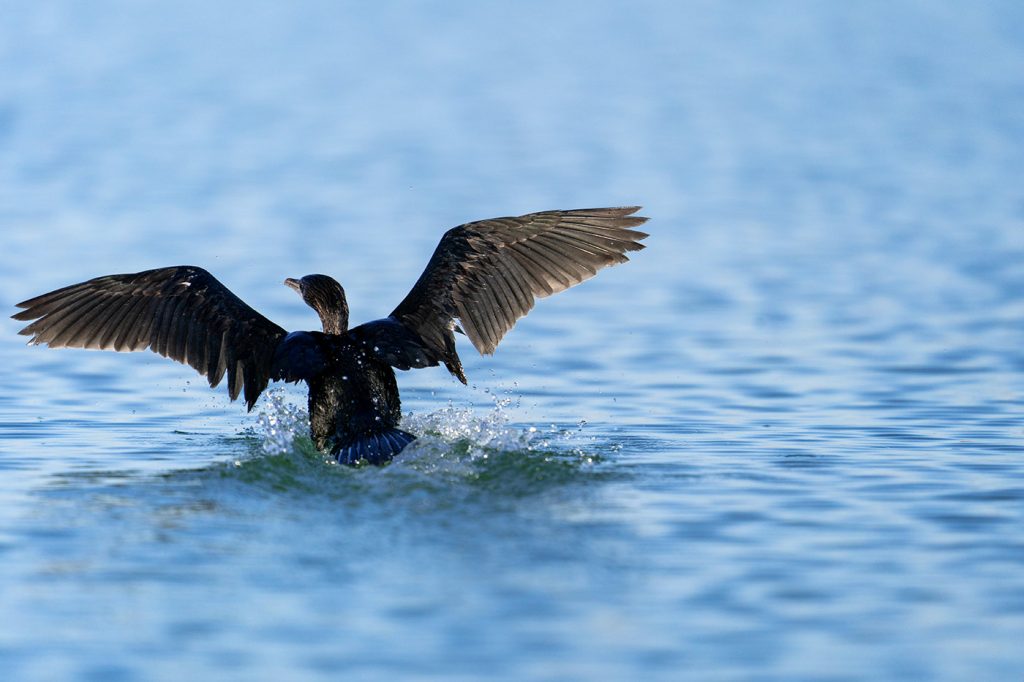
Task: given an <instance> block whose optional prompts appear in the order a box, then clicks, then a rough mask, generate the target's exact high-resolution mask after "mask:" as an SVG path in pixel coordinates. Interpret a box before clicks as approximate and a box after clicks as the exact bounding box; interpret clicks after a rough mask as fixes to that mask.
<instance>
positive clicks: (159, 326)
mask: <svg viewBox="0 0 1024 682" xmlns="http://www.w3.org/2000/svg"><path fill="white" fill-rule="evenodd" d="M639 209H640V207H639V206H630V207H625V208H594V209H579V210H573V211H544V212H541V213H531V214H528V215H524V216H518V217H512V218H495V219H493V220H482V221H479V222H474V223H467V224H465V225H460V226H459V227H455V228H452V229H451V230H449V231H448V232H446V233H445V235H444V236H443V237H442V238H441V242H440V244H438V246H437V248H436V249H435V250H434V255H433V256H432V257H431V259H430V262H429V263H428V264H427V267H426V269H425V270H424V271H423V274H421V275H420V278H419V280H417V282H416V284H415V285H414V286H413V288H412V290H411V291H410V292H409V294H408V295H407V296H406V297H405V299H404V300H403V301H402V302H401V303H399V304H398V307H397V308H395V309H394V310H393V311H392V312H391V314H390V315H389V316H387V317H385V318H383V319H380V320H374V321H373V322H367V323H366V324H362V325H359V326H358V327H354V328H352V329H349V327H348V303H347V301H346V300H345V291H344V289H342V288H341V285H340V284H338V282H336V281H335V280H333V279H332V278H330V277H328V276H326V275H307V276H305V277H303V278H302V279H299V280H295V279H286V280H285V281H284V283H285V284H286V285H288V286H289V287H291V288H292V289H295V290H296V291H297V292H299V293H300V294H301V295H302V299H303V300H304V301H305V302H306V303H307V304H308V305H309V306H310V307H312V308H313V309H314V310H315V311H316V312H317V314H318V315H319V316H320V321H321V323H322V325H323V331H320V332H315V331H308V332H307V331H298V332H292V333H290V334H289V333H288V332H286V331H285V330H284V329H282V328H281V327H279V326H277V325H276V324H274V323H273V322H271V321H270V320H268V319H267V318H265V317H263V316H262V315H260V314H259V313H258V312H256V311H255V310H253V309H252V308H250V307H249V306H248V305H246V304H245V303H244V302H243V301H242V300H241V299H240V298H238V297H237V296H235V295H234V294H233V293H231V291H229V290H228V289H227V287H225V286H224V285H223V284H221V283H220V282H219V281H217V279H216V278H214V276H213V275H211V274H210V273H209V272H207V271H206V270H203V269H202V268H199V267H195V266H192V265H182V266H176V267H169V268H159V269H156V270H146V271H145V272H138V273H135V274H127V275H108V276H106V277H97V278H95V279H91V280H89V281H87V282H82V283H81V284H73V285H71V286H68V287H64V288H62V289H57V290H56V291H51V292H50V293H48V294H43V295H41V296H36V297H35V298H31V299H29V300H27V301H24V302H22V303H19V304H18V307H19V308H24V310H22V311H21V312H19V313H16V314H15V315H13V316H12V317H13V318H14V319H16V320H35V321H34V322H32V324H30V325H28V326H27V327H25V328H24V329H22V330H21V332H20V333H21V334H24V335H26V336H30V337H31V339H30V341H29V343H30V344H40V343H45V344H46V345H48V346H50V347H51V348H96V349H104V350H116V351H135V350H145V349H146V348H149V349H152V350H153V351H154V352H156V353H159V354H160V355H163V356H164V357H168V358H171V359H172V360H177V361H178V362H182V363H185V364H187V365H189V366H190V367H193V368H194V369H196V370H198V371H199V373H200V374H205V375H206V377H207V379H209V381H210V386H211V387H213V386H216V385H217V384H218V383H220V381H221V379H223V378H224V376H225V375H227V379H228V394H229V395H230V396H231V399H232V400H234V399H235V398H237V397H238V396H239V394H243V393H244V395H245V402H246V405H247V406H248V409H249V410H252V408H253V405H254V404H255V403H256V400H257V398H259V396H260V393H262V392H263V389H265V388H266V387H267V383H268V382H269V381H271V380H274V381H288V382H298V381H305V382H306V384H307V385H308V386H309V421H310V431H311V433H312V436H313V440H314V442H315V443H316V445H317V447H318V448H321V449H324V450H327V449H329V451H330V452H331V454H333V455H334V456H335V457H336V458H337V460H338V461H339V462H342V463H346V464H353V463H356V462H359V461H362V460H365V461H367V462H370V463H373V464H381V463H384V462H387V461H389V460H390V459H391V458H392V457H394V456H395V455H396V454H398V453H399V452H400V451H401V450H402V448H404V447H405V446H406V445H408V444H409V443H410V442H411V441H412V440H413V439H415V436H413V435H412V434H410V433H407V432H405V431H402V430H401V429H399V428H398V422H399V420H400V418H401V402H400V400H399V397H398V385H397V383H396V382H395V372H394V368H398V369H404V370H407V369H411V368H413V367H434V366H436V365H438V364H439V363H444V366H445V367H447V368H448V371H449V372H451V373H452V374H453V375H454V376H455V377H457V378H458V379H459V381H461V382H462V383H463V384H465V383H466V375H465V374H464V373H463V371H462V362H461V361H460V360H459V355H458V353H457V352H456V350H455V335H454V332H460V333H464V334H465V335H466V336H468V337H469V340H470V341H471V342H472V343H473V346H475V347H476V349H477V350H478V351H479V352H480V353H482V354H484V355H490V354H491V353H493V352H494V349H495V347H496V346H497V345H498V342H499V341H501V338H502V337H503V336H504V335H505V333H506V332H508V330H509V329H511V328H512V326H513V325H514V324H515V322H516V320H517V319H518V318H520V317H522V316H523V315H525V314H526V313H528V312H529V311H530V309H531V308H533V305H534V300H535V298H542V297H544V296H550V295H551V294H554V293H557V292H559V291H563V290H564V289H568V288H569V287H571V286H573V285H575V284H579V283H580V282H582V281H584V280H586V279H589V278H590V277H593V276H594V275H595V274H597V271H598V270H600V269H601V268H604V267H606V266H609V265H614V264H616V263H623V262H625V261H627V260H628V258H627V257H626V255H625V254H626V252H628V251H637V250H639V249H642V248H644V247H643V244H640V243H639V242H640V240H642V239H643V238H645V237H646V236H647V235H646V234H644V233H643V232H640V231H637V230H634V229H632V228H634V227H636V226H638V225H641V224H642V223H644V222H646V220H647V219H646V218H643V217H640V216H635V215H633V214H634V213H636V211H638V210H639ZM456 320H458V321H459V323H460V325H461V326H459V325H457V324H456V322H455V321H456Z"/></svg>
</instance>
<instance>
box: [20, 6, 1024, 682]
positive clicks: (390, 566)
mask: <svg viewBox="0 0 1024 682" xmlns="http://www.w3.org/2000/svg"><path fill="white" fill-rule="evenodd" d="M292 4H293V3H289V4H280V3H276V4H270V3H267V4H255V5H254V4H252V3H237V4H233V3H219V4H218V5H217V6H216V7H210V6H208V3H199V2H186V3H174V4H173V5H170V4H168V5H158V4H152V3H146V4H144V5H139V4H136V3H117V2H102V3H73V2H66V3H57V4H54V3H5V4H3V5H2V6H0V7H2V9H0V12H2V14H3V17H4V20H3V21H2V22H0V224H2V225H3V249H2V252H0V286H2V291H3V292H4V301H5V305H6V306H7V309H8V310H9V311H10V312H13V304H14V303H15V302H16V301H19V300H22V299H24V298H27V297H29V296H31V295H34V294H38V293H40V292H43V291H47V290H50V289H52V288H54V287H57V286H60V285H63V284H67V283H70V282H75V281H79V280H82V279H86V278H89V277H92V276H95V275H99V274H105V273H113V272H131V271H135V270H141V269H144V268H149V267H157V266H161V265H171V264H178V263H194V264H197V265H202V266H205V267H207V268H208V269H210V270H211V271H213V272H214V273H216V274H217V276H218V277H220V278H221V279H222V280H223V281H224V282H225V283H226V284H227V285H228V286H229V287H231V288H232V290H234V291H235V292H237V293H238V294H239V295H241V296H242V297H243V298H244V299H245V300H246V301H248V302H249V303H251V304H252V305H253V306H254V307H256V308H257V309H258V310H260V311H262V312H263V313H265V314H266V315H267V316H268V317H270V318H271V319H273V320H275V321H276V322H278V323H279V324H281V325H283V326H285V327H287V328H290V329H298V328H310V327H313V326H314V324H315V318H314V316H313V314H312V313H311V312H310V311H309V310H308V309H306V308H305V307H304V306H303V305H302V304H301V302H300V301H299V300H298V298H297V297H296V296H295V294H294V293H293V292H292V291H290V290H288V289H287V288H286V287H284V286H282V285H281V284H280V282H281V281H282V280H283V279H284V278H285V277H297V276H301V275H304V274H307V273H311V272H325V273H329V274H332V275H335V276H337V277H338V278H339V279H340V280H341V281H342V282H343V284H344V285H345V287H346V289H347V291H348V293H349V299H350V303H351V307H352V314H353V320H356V321H362V320H368V319H372V318H374V317H376V316H379V315H381V314H383V313H386V312H387V311H388V310H390V309H391V308H392V307H393V306H394V305H395V304H396V303H397V301H399V300H400V299H401V297H402V296H403V295H404V293H405V291H406V290H407V289H408V287H409V286H411V284H412V282H413V281H414V280H415V277H416V276H417V275H418V273H419V270H420V269H421V268H422V266H423V265H424V264H425V263H426V260H427V258H428V257H429V253H430V251H431V249H432V248H433V246H434V244H435V243H436V240H437V239H438V237H439V236H440V234H441V232H442V231H443V230H444V229H447V228H448V227H450V226H452V225H456V224H458V223H461V222H464V221H466V220H471V219H477V218H484V217H490V216H497V215H509V214H516V213H522V212H528V211H532V210H541V209H545V208H556V207H577V206H599V205H623V204H632V203H643V204H644V205H645V210H644V213H645V214H646V215H648V216H650V217H651V218H652V220H651V222H650V223H649V231H650V232H651V235H652V236H651V238H650V239H649V240H648V245H649V248H648V249H647V250H645V251H643V252H640V253H638V254H636V255H635V257H634V259H633V262H631V263H629V264H626V265H624V266H621V267H617V268H614V269H612V270H609V271H607V272H604V273H602V275H601V276H600V277H598V278H597V279H595V280H594V281H592V282H589V283H587V284H585V285H583V286H581V287H579V288H577V289H574V290H572V291H569V292H566V293H564V294H561V295H559V296H557V297H555V298H553V299H550V300H545V301H542V302H541V303H540V304H539V305H538V307H537V309H536V310H535V311H534V312H533V313H531V315H530V316H529V317H528V318H526V319H524V320H522V321H521V322H520V324H519V325H518V326H517V328H516V329H515V330H513V332H512V333H511V334H510V335H509V336H508V337H507V338H506V339H505V341H504V342H503V343H502V346H501V347H500V348H499V350H498V353H497V354H496V355H495V356H494V357H491V358H479V357H477V356H476V355H475V353H474V352H473V350H472V348H471V347H470V346H469V344H463V345H462V346H461V350H462V353H463V359H464V361H465V363H466V371H467V374H468V375H469V377H470V382H471V387H469V388H466V387H463V386H461V385H460V384H458V383H456V382H455V381H454V380H453V379H451V378H450V377H449V376H448V375H447V374H446V373H445V372H444V371H443V370H441V369H432V370H423V371H417V372H411V373H402V375H401V376H400V377H399V382H400V385H401V387H402V396H403V400H404V408H405V410H406V412H407V413H408V416H407V417H406V421H405V423H406V425H407V427H409V428H411V429H412V430H414V431H416V432H418V433H422V434H424V437H423V438H422V439H421V440H420V441H419V442H418V443H417V444H416V445H415V446H413V447H411V448H410V450H409V451H408V452H407V453H406V454H405V455H404V456H403V457H402V458H400V459H399V460H398V461H396V462H395V463H394V464H393V465H391V466H389V467H385V468H382V469H374V468H368V469H357V470H352V469H347V468H339V467H335V466H331V465H329V464H326V463H324V461H323V457H322V456H321V455H319V454H318V453H316V452H315V451H313V450H312V448H311V447H310V446H309V442H308V439H307V438H306V436H305V434H304V427H303V426H302V420H301V410H302V403H303V397H302V394H301V392H298V391H295V390H293V389H291V388H289V389H286V390H284V391H282V392H274V393H271V394H268V395H266V396H264V398H263V399H261V402H260V404H259V405H258V406H257V409H256V410H255V411H254V413H253V414H251V415H246V414H245V412H244V409H243V408H242V407H241V406H239V405H238V404H230V403H229V402H228V401H227V398H226V396H225V395H224V393H225V392H224V390H223V389H221V390H219V391H210V390H209V389H208V388H207V387H206V386H205V382H204V381H203V380H202V379H201V378H200V377H198V376H197V375H195V374H193V373H192V372H191V370H189V369H187V368H184V367H181V366H178V365H175V364H173V363H170V362H167V361H166V360H163V359H161V358H158V357H156V356H154V355H151V354H143V353H140V354H131V355H118V354H113V353H91V352H85V351H49V350H46V349H42V348H26V347H25V346H24V345H23V343H22V341H23V339H21V338H20V337H17V336H16V335H15V332H16V330H17V329H18V327H19V325H18V324H17V323H15V322H14V321H11V320H8V321H7V322H4V323H3V332H4V333H3V334H0V361H2V362H3V366H4V368H5V370H4V384H3V390H2V391H0V671H2V672H3V675H2V676H3V678H4V679H12V680H15V679H16V680H44V679H85V680H131V679H147V680H163V679H167V680H171V679H174V680H177V679H182V678H188V677H192V678H197V679H210V678H217V679H246V680H252V679H318V678H322V679H337V678H338V677H339V676H345V677H355V678H358V679H394V678H396V677H399V678H428V679H479V678H480V677H482V676H485V675H486V676H488V677H491V678H498V679H510V680H512V679H516V680H518V679H672V680H676V679H699V680H714V679H723V680H724V679H744V680H746V679H763V680H792V679H809V680H811V679H813V680H854V679H937V680H978V679H1016V678H1018V677H1019V675H1020V671H1021V670H1022V669H1024V648H1022V647H1021V644H1020V643H1021V642H1022V641H1024V570H1022V569H1024V543H1022V540H1021V537H1020V529H1021V527H1022V522H1024V420H1022V418H1021V415H1022V408H1024V400H1022V386H1024V381H1022V380H1024V350H1022V349H1024V324H1022V320H1024V296H1022V294H1024V189H1022V188H1024V185H1022V184H1021V183H1020V180H1019V179H1020V178H1021V177H1024V76H1022V74H1024V38H1022V36H1024V32H1022V31H1021V30H1020V28H1021V25H1022V21H1024V11H1022V10H1021V7H1020V5H1019V3H1013V2H975V3H945V4H939V3H915V2H896V3H892V2H884V3H883V2H863V3H846V4H841V3H802V2H781V3H780V2H754V3H744V4H743V5H742V6H739V5H735V6H733V5H726V4H721V3H710V2H693V3H670V2H665V3H656V2H651V3H646V2H645V3H639V4H638V3H621V4H597V3H586V4H581V3H550V2H545V3H532V2H520V3H509V4H478V3H455V4H452V3H448V4H446V5H444V6H440V5H436V4H427V3H421V4H412V3H394V4H388V3H375V4H373V5H372V6H371V5H368V4H364V3H334V2H323V3H316V2H313V3H302V5H301V6H300V7H293V6H292Z"/></svg>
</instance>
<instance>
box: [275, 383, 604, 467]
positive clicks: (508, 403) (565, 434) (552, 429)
mask: <svg viewBox="0 0 1024 682" xmlns="http://www.w3.org/2000/svg"><path fill="white" fill-rule="evenodd" d="M513 390H514V389H508V390H505V391H504V395H498V394H496V393H492V392H491V391H489V390H485V391H484V392H485V393H487V394H488V396H489V397H490V399H491V401H492V405H491V408H490V409H489V410H487V411H485V412H481V411H479V410H477V409H474V408H473V407H459V406H456V405H454V404H453V403H452V402H450V401H449V403H448V405H447V406H445V407H442V408H440V409H438V410H434V411H432V412H427V413H422V414H418V413H414V412H408V413H406V414H405V415H404V416H403V418H402V423H401V426H402V428H403V429H406V430H408V431H410V432H412V433H414V434H416V436H417V439H416V440H415V441H414V442H413V443H412V444H410V445H409V446H408V447H407V448H406V449H405V451H403V453H402V456H401V459H400V460H398V461H399V462H400V463H402V464H410V465H417V466H419V467H421V468H422V467H423V466H424V465H427V464H431V463H432V464H434V465H438V464H439V463H440V462H441V461H456V462H473V461H477V460H487V459H488V458H490V457H494V456H496V455H507V454H514V453H520V454H533V455H541V456H550V457H556V456H557V457H561V458H565V457H569V458H571V459H574V460H576V461H578V462H579V463H583V464H593V463H594V462H595V461H597V457H596V455H594V454H593V453H588V452H586V451H585V450H584V449H583V448H582V447H581V444H580V442H579V441H580V440H581V434H582V431H583V429H584V427H585V426H586V421H585V420H581V421H580V422H578V423H577V424H576V425H575V427H571V428H566V427H563V426H559V425H556V424H550V425H547V426H544V427H538V426H532V425H520V424H514V423H513V422H512V416H513V415H514V412H515V409H516V408H517V407H519V405H520V402H521V397H520V396H518V395H513ZM262 404H263V407H262V410H261V411H260V413H259V415H258V418H257V422H256V426H255V435H256V437H257V440H258V442H259V451H260V454H262V455H264V456H270V455H283V454H288V453H292V452H295V451H296V450H298V451H300V452H302V453H304V454H311V453H314V452H316V450H315V448H314V447H313V444H312V442H311V440H310V436H309V417H308V413H307V411H306V410H305V409H304V408H302V407H300V406H298V405H296V404H295V403H294V402H292V401H291V400H290V399H289V396H288V393H287V392H286V391H285V390H284V389H275V390H271V391H268V392H267V393H266V394H265V400H264V401H263V403H262ZM325 459H327V460H329V459H330V458H325Z"/></svg>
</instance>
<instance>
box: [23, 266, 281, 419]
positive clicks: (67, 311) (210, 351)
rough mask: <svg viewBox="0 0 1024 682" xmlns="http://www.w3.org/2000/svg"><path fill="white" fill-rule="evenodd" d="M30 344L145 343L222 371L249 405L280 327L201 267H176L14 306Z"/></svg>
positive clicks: (94, 282) (216, 373)
mask: <svg viewBox="0 0 1024 682" xmlns="http://www.w3.org/2000/svg"><path fill="white" fill-rule="evenodd" d="M18 307H19V308H24V309H25V310H23V311H21V312H19V313H17V314H15V315H13V316H12V317H13V318H14V319H16V320H35V322H33V323H32V324H30V325H28V326H27V327H25V328H24V329H22V330H21V332H19V333H21V334H24V335H26V336H31V337H32V338H31V340H30V341H29V343H32V344H40V343H45V344H47V345H48V346H50V347H51V348H97V349H104V350H116V351H134V350H145V349H146V348H150V349H152V350H153V351H154V352H156V353H159V354H160V355H163V356H164V357H167V358H171V359H172V360H177V361H178V362H182V363H185V364H187V365H189V366H190V367H192V368H194V369H196V370H197V371H198V372H199V373H200V374H205V375H206V377H207V379H209V380H210V386H216V385H217V384H218V383H220V381H221V379H222V378H223V377H224V374H225V373H226V374H227V377H228V393H229V394H230V396H231V399H232V400H234V399H235V398H237V397H238V395H239V393H241V392H242V390H243V386H244V391H245V402H246V404H247V405H248V408H249V409H250V410H251V409H252V406H253V405H254V404H255V402H256V399H257V398H259V396H260V393H262V392H263V389H264V388H266V387H267V382H268V381H269V379H270V372H271V364H272V359H273V356H274V350H275V349H276V348H277V345H278V343H279V342H280V340H281V339H282V338H284V336H285V330H284V329H282V328H281V327H279V326H277V325H276V324H274V323H273V322H271V321H270V320H268V319H267V318H265V317H263V316H262V315H260V314H259V313H258V312H256V311H255V310H253V309H252V308H250V307H249V306H248V305H246V303H245V302H244V301H242V299H240V298H238V297H237V296H235V295H234V294H233V293H231V291H230V290H228V288H227V287H225V286H224V285H223V284H221V283H220V282H219V281H217V279H216V278H215V277H214V276H213V275H211V274H210V273H209V272H207V271H206V270H203V269H202V268H198V267H194V266H191V265H182V266H177V267H171V268H160V269H157V270H146V271H145V272H138V273H135V274H128V275H108V276H106V277H97V278H95V279H91V280H89V281H88V282H82V283H81V284H73V285H71V286H68V287H64V288H63V289H57V290H56V291H51V292H50V293H48V294H43V295H42V296H36V297H35V298H30V299H29V300H27V301H23V302H21V303H19V304H18Z"/></svg>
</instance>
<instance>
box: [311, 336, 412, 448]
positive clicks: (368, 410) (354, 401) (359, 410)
mask: <svg viewBox="0 0 1024 682" xmlns="http://www.w3.org/2000/svg"><path fill="white" fill-rule="evenodd" d="M325 342H326V343H327V345H328V348H327V349H326V355H327V362H326V368H325V371H324V372H323V373H321V374H320V375H319V376H317V377H314V378H311V379H310V380H308V382H307V383H308V384H309V420H310V434H311V436H312V438H313V442H314V443H315V444H316V446H317V447H318V448H320V449H325V450H329V451H330V452H331V454H334V455H336V456H338V457H339V460H347V459H351V458H352V457H351V456H350V455H349V454H348V453H347V450H348V449H350V448H354V449H353V451H352V453H351V455H358V456H356V457H355V459H367V460H370V461H373V460H374V459H378V458H382V459H383V460H384V461H386V460H387V459H390V458H391V456H393V455H394V454H397V453H398V452H399V451H400V450H401V449H402V447H404V446H405V445H406V444H408V442H409V441H411V440H412V437H411V436H409V437H408V438H404V437H401V436H395V435H394V434H393V432H394V431H396V427H397V426H398V422H399V421H400V420H401V417H402V405H401V401H400V399H399V396H398V383H397V382H396V381H395V371H394V370H393V369H392V368H391V366H390V365H387V364H385V363H383V362H380V361H379V360H376V359H375V358H373V357H372V356H370V355H368V354H367V353H366V352H365V350H364V349H363V347H362V345H361V344H358V343H354V342H352V341H351V340H350V339H349V338H348V337H347V336H330V337H326V338H325ZM398 433H399V434H404V432H398ZM404 436H408V434H404ZM395 438H398V441H400V442H392V441H393V440H394V439H395ZM366 441H369V442H366ZM361 442H366V444H365V447H364V448H359V447H358V446H359V444H360V443H361ZM362 450H365V452H363V451H362ZM392 451H393V452H392ZM374 463H379V462H374Z"/></svg>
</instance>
